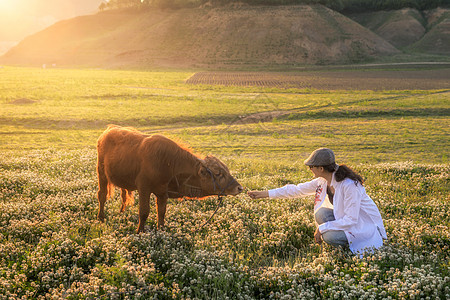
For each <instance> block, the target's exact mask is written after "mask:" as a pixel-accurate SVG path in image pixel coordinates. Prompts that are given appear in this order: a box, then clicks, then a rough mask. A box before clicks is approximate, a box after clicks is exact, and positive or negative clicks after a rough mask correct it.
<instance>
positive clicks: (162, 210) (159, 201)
mask: <svg viewBox="0 0 450 300" xmlns="http://www.w3.org/2000/svg"><path fill="white" fill-rule="evenodd" d="M167 198H168V197H167V193H162V194H158V195H156V212H157V214H158V229H162V228H163V227H164V217H165V216H166V206H167Z"/></svg>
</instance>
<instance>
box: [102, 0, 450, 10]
mask: <svg viewBox="0 0 450 300" xmlns="http://www.w3.org/2000/svg"><path fill="white" fill-rule="evenodd" d="M232 3H243V4H248V5H290V4H291V5H292V4H322V5H324V6H327V7H329V8H331V9H334V10H337V11H340V12H365V11H377V10H394V9H401V8H407V7H408V8H416V9H418V10H427V9H433V8H436V7H446V6H450V0H106V1H105V2H103V3H102V4H101V5H100V7H99V8H100V10H105V9H122V8H138V9H145V8H172V9H175V8H188V7H201V6H212V7H215V6H224V5H229V4H232Z"/></svg>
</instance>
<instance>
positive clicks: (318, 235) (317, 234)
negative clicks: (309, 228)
mask: <svg viewBox="0 0 450 300" xmlns="http://www.w3.org/2000/svg"><path fill="white" fill-rule="evenodd" d="M314 240H315V241H316V243H317V244H319V245H320V244H322V234H321V233H320V231H319V227H317V229H316V232H315V233H314Z"/></svg>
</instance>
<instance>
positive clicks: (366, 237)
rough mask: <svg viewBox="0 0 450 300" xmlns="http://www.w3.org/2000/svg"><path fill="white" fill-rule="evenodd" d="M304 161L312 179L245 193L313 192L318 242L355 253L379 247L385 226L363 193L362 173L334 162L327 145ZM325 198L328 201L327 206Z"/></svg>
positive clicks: (292, 195) (282, 195)
mask: <svg viewBox="0 0 450 300" xmlns="http://www.w3.org/2000/svg"><path fill="white" fill-rule="evenodd" d="M305 165H306V166H308V167H309V168H310V170H311V172H312V173H313V175H314V177H315V179H313V180H311V181H308V182H305V183H300V184H297V185H294V184H288V185H286V186H284V187H280V188H277V189H272V190H266V191H250V192H248V195H249V196H250V197H251V198H253V199H258V198H297V197H303V196H308V195H315V198H314V217H315V220H316V223H317V224H318V227H317V229H316V231H315V233H314V239H315V241H316V242H317V243H319V244H320V243H322V241H325V243H327V244H329V245H331V246H336V247H338V246H342V247H344V248H345V247H348V248H349V249H350V251H352V252H353V253H355V254H356V253H360V254H363V253H364V251H366V250H369V249H374V248H379V247H381V246H382V245H383V239H386V238H387V237H386V230H385V228H384V225H383V220H382V218H381V214H380V212H379V210H378V208H377V206H376V204H375V203H374V202H373V200H372V199H371V198H370V197H369V196H368V195H367V194H366V191H365V188H364V186H363V179H362V177H361V176H360V175H358V174H357V173H355V172H354V171H353V170H352V169H350V168H349V167H347V166H345V165H342V166H339V165H337V164H336V162H335V156H334V153H333V151H332V150H330V149H327V148H320V149H317V150H315V151H314V152H313V153H312V154H311V155H310V156H309V157H308V158H307V159H306V160H305ZM327 195H328V200H329V201H326V198H327ZM327 202H329V203H330V204H331V205H328V207H327V205H326V204H327Z"/></svg>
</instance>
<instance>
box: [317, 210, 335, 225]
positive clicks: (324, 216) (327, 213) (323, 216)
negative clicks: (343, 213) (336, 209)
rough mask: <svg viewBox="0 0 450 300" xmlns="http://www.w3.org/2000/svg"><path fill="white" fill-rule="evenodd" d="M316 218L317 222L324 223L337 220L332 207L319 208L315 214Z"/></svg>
mask: <svg viewBox="0 0 450 300" xmlns="http://www.w3.org/2000/svg"><path fill="white" fill-rule="evenodd" d="M314 218H315V219H316V222H317V224H319V225H320V224H323V223H325V222H329V221H333V220H335V218H334V214H333V210H332V209H330V208H324V207H322V208H319V209H318V210H317V211H316V212H315V214H314Z"/></svg>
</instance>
